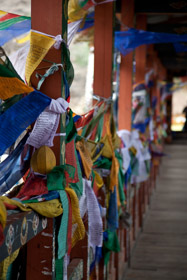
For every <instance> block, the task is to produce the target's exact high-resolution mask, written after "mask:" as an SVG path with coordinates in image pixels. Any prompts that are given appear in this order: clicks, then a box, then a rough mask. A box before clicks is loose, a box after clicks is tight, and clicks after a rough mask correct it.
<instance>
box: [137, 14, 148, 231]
mask: <svg viewBox="0 0 187 280" xmlns="http://www.w3.org/2000/svg"><path fill="white" fill-rule="evenodd" d="M136 28H137V29H140V30H146V15H137V16H136ZM135 60H136V72H135V83H145V74H146V45H142V46H139V47H138V48H136V50H135ZM143 196H144V187H143V184H141V185H140V188H139V190H138V201H139V205H138V212H139V213H138V216H139V219H138V220H139V227H142V224H143V223H142V222H143V209H144V204H143V201H144V199H143ZM135 231H136V229H135Z"/></svg>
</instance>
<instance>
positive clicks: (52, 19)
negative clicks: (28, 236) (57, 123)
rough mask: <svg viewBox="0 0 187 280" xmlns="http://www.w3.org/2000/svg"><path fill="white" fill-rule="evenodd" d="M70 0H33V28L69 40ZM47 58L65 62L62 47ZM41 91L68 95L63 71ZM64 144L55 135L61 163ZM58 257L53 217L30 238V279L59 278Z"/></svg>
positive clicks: (32, 79)
mask: <svg viewBox="0 0 187 280" xmlns="http://www.w3.org/2000/svg"><path fill="white" fill-rule="evenodd" d="M67 3H68V1H67V0H61V1H60V0H53V1H50V0H32V1H31V15H32V23H31V25H32V29H33V30H37V31H40V32H43V33H46V34H49V35H53V36H56V35H59V34H61V35H62V37H63V39H65V40H66V37H67V32H66V31H67ZM64 23H65V24H64ZM45 59H46V60H48V61H51V62H55V63H62V62H63V59H62V50H61V49H59V50H56V49H55V48H53V47H52V48H51V49H50V50H49V52H48V54H47V55H46V57H45ZM51 65H52V64H50V63H48V64H46V62H44V61H42V62H41V64H40V65H39V67H38V68H43V67H45V69H44V70H43V71H42V72H40V74H44V73H45V71H46V70H47V68H46V66H47V67H48V68H49V67H50V66H51ZM31 82H32V84H33V86H36V84H37V83H38V80H36V78H35V73H34V74H33V75H32V77H31ZM41 91H42V92H43V93H44V94H46V95H48V96H50V97H51V98H54V99H56V98H58V97H64V94H63V84H62V71H61V70H59V71H57V72H55V74H54V75H52V76H50V77H49V78H47V80H46V81H45V82H44V83H43V85H42V87H41ZM58 130H60V129H58ZM60 145H61V144H60V137H55V139H54V149H53V150H54V152H55V155H56V159H57V164H60V155H61V148H60ZM64 151H65V150H64ZM54 260H55V255H54V237H53V219H50V222H49V225H48V227H47V229H46V230H44V231H43V232H42V233H41V234H39V235H37V236H36V237H35V238H33V239H32V240H31V241H29V242H28V245H27V272H26V274H27V276H26V279H27V280H33V279H40V280H44V279H46V280H47V279H55V266H54V264H55V263H54Z"/></svg>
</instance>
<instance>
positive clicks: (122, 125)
mask: <svg viewBox="0 0 187 280" xmlns="http://www.w3.org/2000/svg"><path fill="white" fill-rule="evenodd" d="M121 22H122V23H123V24H125V25H126V26H128V27H134V1H133V0H132V1H128V0H123V1H121ZM122 30H123V27H122ZM132 71H133V52H131V53H130V54H128V55H126V56H121V65H120V87H119V102H118V128H119V130H120V129H127V130H129V131H130V130H131V111H132V102H131V96H132Z"/></svg>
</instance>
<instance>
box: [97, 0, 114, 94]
mask: <svg viewBox="0 0 187 280" xmlns="http://www.w3.org/2000/svg"><path fill="white" fill-rule="evenodd" d="M97 2H102V1H97ZM113 18H114V3H106V4H101V5H97V6H96V7H95V25H94V84H93V89H94V93H95V94H97V95H99V96H102V97H105V98H108V97H110V96H111V94H112V62H113V22H114V20H113Z"/></svg>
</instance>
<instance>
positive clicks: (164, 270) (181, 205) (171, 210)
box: [123, 145, 187, 280]
mask: <svg viewBox="0 0 187 280" xmlns="http://www.w3.org/2000/svg"><path fill="white" fill-rule="evenodd" d="M165 152H166V153H167V154H169V155H170V156H168V157H165V158H164V159H163V162H162V165H161V168H160V175H159V179H158V181H157V188H156V192H155V194H154V195H153V198H152V202H151V207H150V210H148V214H147V217H146V220H145V223H144V228H143V233H141V235H140V238H139V240H138V242H137V245H136V248H135V250H134V253H133V256H132V262H131V268H130V269H128V270H127V273H126V275H125V277H124V278H123V279H124V280H187V145H186V146H184V145H181V146H179V145H170V146H166V149H165Z"/></svg>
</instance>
